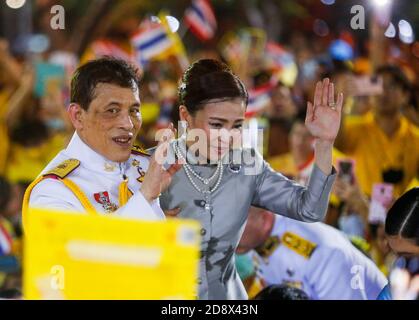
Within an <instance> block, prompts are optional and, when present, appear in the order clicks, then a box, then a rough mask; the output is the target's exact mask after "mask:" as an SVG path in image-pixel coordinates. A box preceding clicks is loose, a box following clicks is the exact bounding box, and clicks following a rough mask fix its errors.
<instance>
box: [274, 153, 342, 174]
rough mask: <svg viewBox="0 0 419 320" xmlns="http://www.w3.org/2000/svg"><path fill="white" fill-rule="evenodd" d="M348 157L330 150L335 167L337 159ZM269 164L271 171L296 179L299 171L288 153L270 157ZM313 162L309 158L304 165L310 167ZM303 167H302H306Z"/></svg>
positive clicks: (312, 159)
mask: <svg viewBox="0 0 419 320" xmlns="http://www.w3.org/2000/svg"><path fill="white" fill-rule="evenodd" d="M347 158H348V156H346V155H345V154H343V153H342V152H340V151H339V150H337V149H335V148H333V150H332V163H333V166H335V167H337V160H338V159H347ZM268 162H269V164H270V165H271V167H272V169H274V170H275V171H278V172H281V173H282V174H283V175H285V176H287V177H292V178H296V177H298V175H299V169H298V168H297V165H296V164H295V161H294V159H293V157H292V154H291V153H290V152H288V153H285V154H281V155H279V156H275V157H272V158H270V159H268ZM313 162H314V158H311V159H309V160H308V161H307V163H306V165H307V166H308V165H312V164H313ZM306 165H304V167H306Z"/></svg>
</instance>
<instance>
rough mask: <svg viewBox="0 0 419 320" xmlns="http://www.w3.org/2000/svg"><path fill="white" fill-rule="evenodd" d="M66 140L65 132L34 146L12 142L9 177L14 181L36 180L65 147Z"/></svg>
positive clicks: (7, 174)
mask: <svg viewBox="0 0 419 320" xmlns="http://www.w3.org/2000/svg"><path fill="white" fill-rule="evenodd" d="M66 142H67V141H66V136H65V135H63V134H56V135H54V136H52V137H51V138H49V139H48V140H47V141H45V142H44V143H43V144H41V145H39V146H34V147H25V146H22V145H20V144H17V143H13V142H12V143H11V145H10V155H9V160H8V163H7V169H6V177H7V179H8V180H9V181H10V182H12V183H16V182H19V181H27V182H29V181H33V180H35V178H36V177H37V176H38V175H39V174H40V173H41V171H42V170H43V169H44V168H45V166H46V165H47V164H48V163H49V162H50V161H51V160H52V159H53V158H54V157H55V155H56V154H57V153H58V152H59V151H61V150H62V149H64V147H65V145H66Z"/></svg>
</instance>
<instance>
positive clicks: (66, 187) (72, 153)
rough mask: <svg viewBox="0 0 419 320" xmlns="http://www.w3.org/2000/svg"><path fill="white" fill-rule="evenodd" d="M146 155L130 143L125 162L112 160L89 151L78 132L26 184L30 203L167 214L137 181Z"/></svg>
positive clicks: (153, 217)
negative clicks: (31, 180)
mask: <svg viewBox="0 0 419 320" xmlns="http://www.w3.org/2000/svg"><path fill="white" fill-rule="evenodd" d="M148 164H149V156H148V155H147V154H146V153H145V152H142V151H141V150H140V149H139V148H134V149H133V151H132V154H131V156H130V158H129V159H128V161H126V162H124V163H117V162H112V161H109V160H107V159H106V158H104V157H103V156H101V155H100V154H98V153H97V152H95V151H94V150H92V149H91V148H90V147H89V146H88V145H86V144H85V143H84V142H83V141H82V140H81V139H80V137H79V136H78V135H77V133H74V135H73V137H72V139H71V141H70V143H69V144H68V146H67V148H66V149H64V150H62V151H61V152H59V153H58V155H57V156H56V157H55V158H54V159H53V160H52V161H51V162H50V163H49V164H48V165H47V166H46V168H45V169H44V170H43V171H42V173H41V174H40V176H39V177H38V178H37V180H35V181H34V182H33V183H32V184H31V186H30V187H29V188H28V189H27V191H26V194H25V199H24V208H23V213H24V214H25V211H26V210H27V208H28V206H29V207H40V208H48V209H58V210H62V211H73V212H74V211H76V212H84V213H93V214H97V213H99V214H105V215H106V214H112V215H118V216H121V217H129V218H139V219H147V220H161V219H165V216H164V213H163V211H162V210H161V209H160V204H159V201H158V200H155V201H154V202H153V203H151V204H150V203H149V202H148V201H147V200H146V199H145V198H144V197H143V195H142V194H141V192H140V186H141V182H142V179H143V176H144V174H145V172H146V171H147V168H148Z"/></svg>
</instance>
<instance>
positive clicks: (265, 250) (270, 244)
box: [255, 236, 280, 259]
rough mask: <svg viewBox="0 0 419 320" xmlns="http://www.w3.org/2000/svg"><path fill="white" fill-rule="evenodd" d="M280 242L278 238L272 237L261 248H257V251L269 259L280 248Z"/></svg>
mask: <svg viewBox="0 0 419 320" xmlns="http://www.w3.org/2000/svg"><path fill="white" fill-rule="evenodd" d="M279 243H280V240H279V238H278V237H277V236H270V237H269V238H268V239H267V240H266V241H265V242H264V243H263V244H262V245H261V246H259V247H257V248H255V251H256V252H257V253H258V254H259V255H260V256H261V257H262V258H263V259H268V258H269V257H270V256H271V255H272V253H273V252H274V251H275V250H276V248H278V246H279Z"/></svg>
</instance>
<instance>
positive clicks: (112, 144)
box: [23, 58, 179, 219]
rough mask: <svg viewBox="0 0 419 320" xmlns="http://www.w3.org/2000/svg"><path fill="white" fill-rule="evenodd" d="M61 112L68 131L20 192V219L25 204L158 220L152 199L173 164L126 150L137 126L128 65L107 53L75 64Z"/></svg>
mask: <svg viewBox="0 0 419 320" xmlns="http://www.w3.org/2000/svg"><path fill="white" fill-rule="evenodd" d="M68 115H69V117H70V119H71V122H72V124H73V126H74V128H75V130H76V132H75V133H74V135H73V137H72V139H71V141H70V143H69V145H68V146H67V148H66V149H65V150H62V151H61V152H60V153H59V154H58V155H57V156H56V157H55V158H54V159H53V160H52V161H51V162H50V163H49V164H48V165H47V167H46V168H45V169H44V170H43V171H42V173H41V174H40V176H39V177H38V178H37V179H36V180H35V181H34V182H33V183H32V184H31V185H30V187H29V188H28V189H27V191H26V194H25V199H24V203H23V214H24V217H25V215H26V212H27V209H28V208H29V207H41V208H48V209H58V210H64V211H76V212H85V213H89V214H97V213H99V214H112V215H118V216H122V217H131V218H140V219H164V217H165V215H164V213H163V211H162V210H161V209H160V205H159V201H158V196H159V195H160V193H161V192H162V191H163V190H164V189H165V188H166V187H167V186H168V185H169V184H170V181H171V177H172V175H173V174H174V173H175V172H176V171H177V170H178V169H179V165H172V166H171V167H170V168H168V169H167V170H164V169H163V167H162V166H161V165H160V164H159V163H158V162H157V161H156V160H155V159H154V158H153V157H151V156H149V155H147V154H146V153H145V152H143V151H142V150H141V149H139V148H136V147H133V144H134V141H135V139H136V136H137V134H138V132H139V130H140V127H141V113H140V97H139V79H138V76H137V72H136V70H135V69H133V67H132V66H130V65H128V64H127V63H126V62H124V61H123V60H117V59H113V58H102V59H98V60H94V61H90V62H88V63H87V64H85V65H83V66H81V67H80V68H78V70H77V71H76V72H75V74H74V77H73V79H72V81H71V104H70V106H69V108H68ZM161 148H162V149H161V150H162V151H164V150H165V149H167V145H166V143H163V144H162V145H161Z"/></svg>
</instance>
